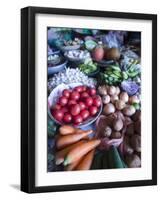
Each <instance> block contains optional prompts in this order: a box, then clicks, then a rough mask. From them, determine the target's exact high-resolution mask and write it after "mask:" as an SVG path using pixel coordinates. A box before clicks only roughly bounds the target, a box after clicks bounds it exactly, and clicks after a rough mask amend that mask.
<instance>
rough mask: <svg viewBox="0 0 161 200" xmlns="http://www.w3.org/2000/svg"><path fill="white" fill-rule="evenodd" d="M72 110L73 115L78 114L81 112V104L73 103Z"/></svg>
mask: <svg viewBox="0 0 161 200" xmlns="http://www.w3.org/2000/svg"><path fill="white" fill-rule="evenodd" d="M70 112H71V114H72V115H73V116H76V115H78V114H79V113H80V106H79V104H75V105H72V106H71V110H70Z"/></svg>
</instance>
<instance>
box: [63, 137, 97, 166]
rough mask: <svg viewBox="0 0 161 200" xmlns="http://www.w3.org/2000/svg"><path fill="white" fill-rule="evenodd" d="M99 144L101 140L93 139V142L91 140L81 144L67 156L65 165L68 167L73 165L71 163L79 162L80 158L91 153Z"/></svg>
mask: <svg viewBox="0 0 161 200" xmlns="http://www.w3.org/2000/svg"><path fill="white" fill-rule="evenodd" d="M99 144H100V140H99V139H93V140H90V141H89V142H86V143H84V144H80V145H79V146H77V147H75V148H73V149H72V150H70V151H69V153H68V154H67V156H66V158H65V160H64V165H65V166H66V165H68V164H71V163H73V162H75V161H77V160H79V158H81V157H82V156H84V155H86V154H87V153H88V152H89V151H91V150H92V149H94V148H96V147H97V146H98V145H99Z"/></svg>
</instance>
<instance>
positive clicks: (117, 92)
mask: <svg viewBox="0 0 161 200" xmlns="http://www.w3.org/2000/svg"><path fill="white" fill-rule="evenodd" d="M119 94H120V88H119V87H118V86H116V95H119Z"/></svg>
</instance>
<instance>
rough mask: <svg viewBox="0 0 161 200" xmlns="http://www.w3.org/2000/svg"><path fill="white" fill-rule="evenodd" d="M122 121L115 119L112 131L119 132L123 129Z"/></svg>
mask: <svg viewBox="0 0 161 200" xmlns="http://www.w3.org/2000/svg"><path fill="white" fill-rule="evenodd" d="M123 125H124V124H123V121H122V120H121V119H116V120H114V122H113V129H114V130H115V131H121V129H122V128H123Z"/></svg>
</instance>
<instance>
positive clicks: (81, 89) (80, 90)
mask: <svg viewBox="0 0 161 200" xmlns="http://www.w3.org/2000/svg"><path fill="white" fill-rule="evenodd" d="M74 90H75V91H77V92H83V86H77V87H75V88H74Z"/></svg>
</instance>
